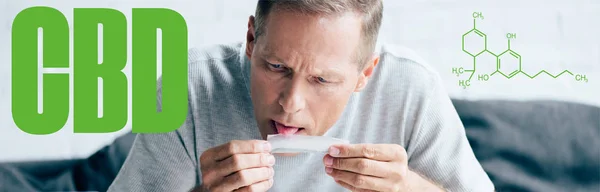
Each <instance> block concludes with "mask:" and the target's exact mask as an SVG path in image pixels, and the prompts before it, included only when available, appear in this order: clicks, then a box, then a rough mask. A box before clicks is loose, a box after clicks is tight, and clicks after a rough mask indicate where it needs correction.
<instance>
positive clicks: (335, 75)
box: [319, 68, 344, 79]
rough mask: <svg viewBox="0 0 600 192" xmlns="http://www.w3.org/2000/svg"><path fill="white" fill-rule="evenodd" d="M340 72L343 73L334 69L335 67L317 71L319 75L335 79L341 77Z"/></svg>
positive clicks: (342, 76)
mask: <svg viewBox="0 0 600 192" xmlns="http://www.w3.org/2000/svg"><path fill="white" fill-rule="evenodd" d="M342 74H343V73H342V72H341V71H339V70H336V69H335V68H332V69H327V70H323V71H321V72H320V73H319V75H320V76H323V77H328V78H336V79H343V78H344V75H342Z"/></svg>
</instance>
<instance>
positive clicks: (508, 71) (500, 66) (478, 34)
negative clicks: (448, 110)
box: [452, 12, 588, 89]
mask: <svg viewBox="0 0 600 192" xmlns="http://www.w3.org/2000/svg"><path fill="white" fill-rule="evenodd" d="M483 18H484V17H483V14H482V13H481V12H473V29H471V30H469V31H468V32H466V33H465V34H463V35H462V50H463V52H465V53H467V54H468V55H470V56H471V57H473V67H472V68H468V69H465V68H463V67H453V68H452V73H453V74H456V76H457V77H459V76H460V75H463V74H465V73H470V75H469V78H468V79H463V80H459V81H458V86H460V87H463V88H464V89H466V88H467V87H470V86H471V80H472V79H473V76H474V75H475V73H476V69H477V58H478V56H481V55H482V54H484V53H488V54H489V55H492V56H493V57H495V60H496V67H495V68H496V70H495V71H493V72H491V73H490V74H486V73H481V72H480V73H477V74H478V75H477V80H478V81H488V80H489V79H490V78H491V77H493V76H498V77H504V78H506V79H511V78H513V77H515V76H517V75H525V76H526V77H528V78H530V79H535V78H536V77H538V76H539V75H541V74H546V75H548V76H550V77H552V78H553V79H557V78H559V77H561V76H566V75H570V76H572V77H574V80H575V81H578V82H585V83H587V82H588V79H587V77H586V76H585V75H583V74H573V73H572V72H571V71H569V70H563V71H562V72H560V73H558V74H556V75H553V74H551V73H549V72H548V71H546V70H541V71H539V72H537V73H535V74H534V73H532V74H530V73H527V72H525V71H523V68H522V63H521V55H519V54H518V53H517V52H516V51H515V50H513V49H511V47H510V41H511V39H513V40H514V39H516V38H517V34H516V33H507V34H506V38H507V39H508V48H507V49H506V50H504V51H503V52H501V53H499V54H497V53H493V52H492V51H490V50H489V49H488V44H487V42H488V39H487V35H485V33H483V32H482V31H480V30H479V29H477V25H476V20H477V19H481V20H483ZM472 37H474V38H478V39H479V40H482V43H483V46H479V48H473V47H466V46H465V39H466V38H470V39H472Z"/></svg>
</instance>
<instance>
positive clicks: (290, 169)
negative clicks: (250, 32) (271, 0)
mask: <svg viewBox="0 0 600 192" xmlns="http://www.w3.org/2000/svg"><path fill="white" fill-rule="evenodd" d="M243 48H244V45H243V44H235V45H221V46H212V47H208V48H203V49H191V50H190V52H189V78H188V83H189V112H188V115H187V119H186V121H185V122H184V124H183V125H182V126H181V127H180V128H179V129H177V130H176V131H172V132H169V133H164V134H139V135H138V136H137V138H136V139H135V142H134V144H133V147H132V149H131V152H130V153H129V156H128V157H127V160H126V161H125V163H124V165H123V167H122V168H121V171H120V172H119V174H118V175H117V177H116V179H115V181H114V182H113V183H112V185H111V186H110V188H109V191H189V190H190V189H192V188H194V187H195V186H198V185H201V174H202V173H201V171H200V166H199V157H200V155H201V154H202V152H203V151H205V150H206V149H208V148H211V147H214V146H217V145H220V144H224V143H227V142H229V141H230V140H246V139H261V136H260V133H259V131H258V127H257V124H256V122H255V120H254V114H253V109H252V102H251V100H250V93H249V89H248V88H249V78H250V76H249V69H250V61H249V60H248V58H247V57H246V56H245V54H244V50H243ZM380 54H381V59H380V63H379V64H378V65H377V67H376V69H375V71H374V74H373V76H372V78H371V80H370V81H369V84H368V85H367V87H365V89H363V91H361V92H360V93H354V95H352V96H351V98H350V100H349V101H348V104H347V106H346V108H345V110H344V112H343V113H342V116H341V117H340V119H339V120H338V121H337V122H336V123H335V125H334V126H333V127H331V128H330V129H329V130H328V131H327V133H326V134H325V135H326V136H330V137H336V138H342V139H346V140H349V141H350V143H395V144H398V145H401V146H403V147H404V148H405V149H406V152H407V154H408V158H409V159H408V164H409V168H410V169H411V170H413V171H415V172H417V173H419V174H421V175H423V176H424V177H426V178H429V179H430V180H432V181H433V182H435V183H437V184H439V185H440V186H442V187H444V188H446V189H448V190H451V191H477V192H480V191H492V190H493V188H494V186H493V184H492V182H491V181H490V179H489V178H488V176H487V174H486V173H485V172H484V170H483V169H482V167H481V165H480V164H479V162H478V161H477V159H476V158H475V156H474V154H473V151H472V149H471V147H470V145H469V143H468V141H467V138H466V136H465V130H464V127H463V125H462V123H461V121H460V119H459V117H458V115H457V113H456V110H455V109H454V106H453V105H452V103H451V102H450V99H449V96H448V94H447V92H446V91H445V90H444V87H443V84H442V82H441V79H440V77H439V75H438V74H437V73H436V72H435V71H434V70H433V69H432V68H430V67H429V66H427V65H426V64H425V63H424V62H422V61H421V60H420V59H419V58H418V56H416V55H415V54H414V53H412V52H410V51H408V50H406V49H403V48H400V47H392V46H384V47H383V48H382V49H381V51H380ZM159 93H160V88H159ZM159 95H160V94H159ZM159 100H160V99H159ZM159 107H160V103H159ZM324 110H325V109H324ZM322 158H323V154H314V153H307V154H301V155H297V156H292V157H287V156H286V157H283V156H276V164H275V166H274V170H275V176H274V181H275V182H274V185H273V187H272V188H271V189H270V190H269V191H283V192H288V191H345V190H344V188H342V187H341V186H339V185H338V184H336V183H335V181H334V180H333V179H332V178H331V177H330V176H328V175H327V174H326V173H325V168H324V165H323V163H322Z"/></svg>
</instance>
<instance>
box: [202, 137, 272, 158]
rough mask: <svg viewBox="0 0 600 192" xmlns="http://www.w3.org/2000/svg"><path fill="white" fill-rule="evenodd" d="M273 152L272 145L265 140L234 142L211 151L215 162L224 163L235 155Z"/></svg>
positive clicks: (210, 153)
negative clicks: (223, 161)
mask: <svg viewBox="0 0 600 192" xmlns="http://www.w3.org/2000/svg"><path fill="white" fill-rule="evenodd" d="M270 151H271V144H269V142H267V141H264V140H244V141H240V140H233V141H230V142H229V143H226V144H223V145H220V146H217V147H214V148H211V149H210V152H209V155H212V157H210V159H211V160H213V161H222V160H224V159H227V158H228V157H230V156H231V155H233V154H242V153H246V154H248V153H264V152H270Z"/></svg>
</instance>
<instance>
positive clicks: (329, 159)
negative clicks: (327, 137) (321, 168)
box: [325, 156, 333, 166]
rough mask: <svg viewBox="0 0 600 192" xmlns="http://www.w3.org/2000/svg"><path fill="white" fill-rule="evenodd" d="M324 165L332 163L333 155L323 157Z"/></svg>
mask: <svg viewBox="0 0 600 192" xmlns="http://www.w3.org/2000/svg"><path fill="white" fill-rule="evenodd" d="M325 165H327V166H331V165H333V157H329V156H327V157H325Z"/></svg>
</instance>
